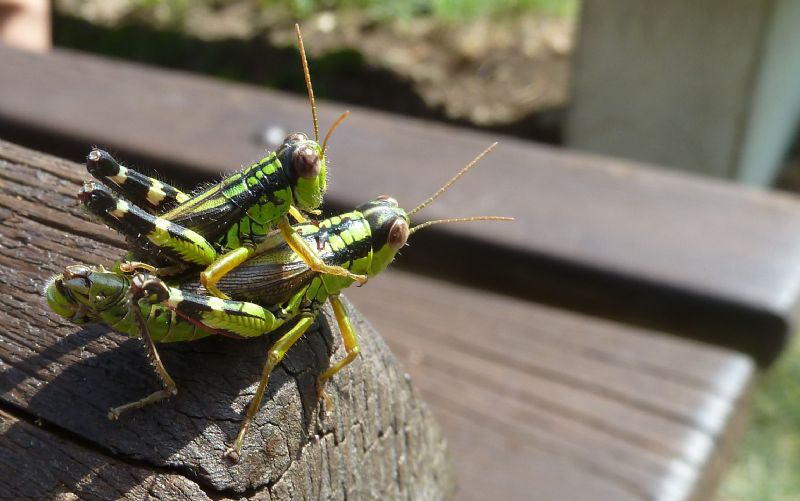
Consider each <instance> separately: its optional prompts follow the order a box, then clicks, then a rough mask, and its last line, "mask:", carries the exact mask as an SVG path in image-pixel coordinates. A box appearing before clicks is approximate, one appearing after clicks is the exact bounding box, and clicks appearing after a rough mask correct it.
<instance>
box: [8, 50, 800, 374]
mask: <svg viewBox="0 0 800 501" xmlns="http://www.w3.org/2000/svg"><path fill="white" fill-rule="evenodd" d="M0 73H2V74H3V75H4V77H3V79H2V80H0V136H3V137H6V138H18V139H20V140H23V139H24V140H26V141H28V142H29V143H31V144H37V145H38V147H40V148H44V147H48V148H56V147H57V145H62V146H63V145H65V144H68V145H69V146H70V148H68V149H69V150H70V152H73V154H74V155H75V156H74V158H75V159H76V160H78V159H79V158H80V157H81V156H83V155H84V154H85V152H86V151H87V149H88V145H90V144H97V145H100V146H104V147H107V148H109V149H111V150H112V151H114V152H116V153H119V154H120V156H121V158H122V159H123V160H129V161H131V162H134V163H136V162H139V164H140V165H141V164H142V163H144V164H146V165H151V166H158V167H169V166H171V167H173V168H175V167H176V166H182V167H191V168H193V169H195V170H194V171H192V172H198V171H204V172H206V173H213V172H217V171H220V170H230V169H233V168H237V167H239V166H241V165H244V164H247V163H249V162H250V161H252V160H254V159H256V158H258V157H259V156H261V155H262V154H263V152H264V150H265V149H266V148H270V147H274V146H275V145H270V144H266V143H264V142H263V141H262V140H261V139H260V138H261V137H262V136H263V132H264V130H265V129H267V128H270V127H275V128H278V129H282V130H285V131H293V130H308V129H309V125H310V120H309V116H308V115H309V113H308V107H307V103H306V102H305V101H304V100H303V99H302V98H300V97H293V96H288V95H284V94H280V93H274V92H267V91H264V90H262V89H256V88H254V87H250V86H245V85H235V84H231V83H225V82H218V81H214V80H210V79H207V78H201V77H196V76H191V75H188V74H184V73H177V72H170V71H165V70H157V69H153V68H148V67H144V66H140V65H134V64H127V63H121V62H115V61H111V60H108V59H102V58H98V57H93V56H89V55H85V54H80V53H75V52H70V51H66V50H56V51H54V52H53V53H51V54H48V55H31V54H27V53H22V52H18V51H15V50H12V49H9V48H4V47H0ZM312 73H313V61H312ZM342 109H343V107H342V106H339V105H335V104H328V103H322V104H320V114H321V119H322V123H323V129H324V127H325V125H326V124H329V123H331V121H332V120H333V119H334V118H335V117H336V116H337V114H338V113H339V112H340V111H342ZM497 139H500V142H501V144H500V147H499V148H497V150H496V152H495V153H493V154H492V155H490V156H489V157H488V158H487V159H486V160H485V161H484V162H483V165H481V166H480V167H479V168H478V169H477V170H476V171H475V172H473V173H471V174H470V175H469V176H467V177H465V178H464V180H463V181H462V182H460V183H459V186H458V187H457V189H454V190H452V191H451V193H448V194H447V195H446V196H445V197H443V198H442V199H441V200H440V201H437V203H436V204H433V205H432V206H431V207H430V208H429V209H426V210H425V211H424V214H423V217H425V218H434V217H442V216H457V215H470V214H509V215H513V216H515V217H516V218H517V221H516V222H515V223H514V224H513V226H511V225H504V224H485V225H462V226H454V227H450V228H447V227H441V228H438V227H437V228H432V229H430V230H426V232H421V233H420V234H419V235H417V236H415V243H414V245H413V246H412V247H411V248H410V249H409V250H408V251H407V252H406V257H405V263H406V264H405V266H407V267H412V268H415V269H422V268H424V267H425V268H427V269H433V270H436V273H438V274H440V275H441V276H447V277H449V278H452V277H455V276H458V277H459V280H464V281H468V282H470V283H473V284H479V285H480V286H482V287H489V288H495V289H497V290H502V291H505V292H507V293H511V294H515V295H519V296H522V297H526V298H529V299H535V300H537V301H543V302H548V303H550V304H556V305H559V306H562V305H563V306H567V307H569V308H571V309H578V310H583V311H586V312H589V313H595V314H601V315H603V316H608V317H612V318H617V319H620V320H623V321H626V322H630V323H635V324H639V325H644V326H648V327H651V328H655V329H657V330H666V331H669V332H672V333H677V334H683V335H686V336H690V337H695V338H699V339H704V340H707V341H710V342H713V343H717V344H722V345H726V346H731V347H735V348H737V349H739V350H742V351H745V352H747V353H750V354H752V355H754V356H755V357H756V358H757V359H758V360H759V361H760V362H761V363H765V364H766V363H769V362H771V361H772V360H773V359H774V358H775V356H777V354H778V353H779V352H780V350H781V349H782V347H783V346H784V343H785V340H786V336H787V335H788V332H789V326H790V324H791V323H792V322H793V321H794V320H795V318H796V312H797V302H798V292H799V291H800V203H798V201H797V200H796V199H795V197H792V196H789V195H779V194H774V193H768V192H764V191H759V190H754V189H747V188H741V187H737V186H733V185H729V184H724V183H720V182H714V181H709V180H704V179H694V178H689V177H685V176H681V175H676V174H671V173H664V172H658V171H655V170H651V169H649V168H647V167H646V166H642V165H639V164H634V163H630V162H623V161H618V160H613V159H607V158H601V157H596V156H589V155H582V154H575V153H568V152H564V151H561V150H556V149H553V148H548V147H540V146H535V145H532V144H530V143H526V142H523V141H519V140H516V139H508V138H497V137H496V136H494V135H487V134H482V133H478V132H474V131H465V130H460V129H455V128H452V127H445V126H441V125H433V124H430V123H427V122H423V121H418V120H411V119H407V118H401V117H396V116H390V115H386V114H382V113H376V112H371V111H367V110H362V109H356V110H354V113H353V114H352V118H351V119H350V120H348V122H347V123H346V124H345V125H344V126H343V128H342V129H340V130H339V131H338V132H337V133H336V135H335V136H334V137H333V140H332V142H331V145H330V156H331V159H332V160H331V163H332V174H331V184H330V191H329V196H328V201H329V202H330V203H331V204H332V206H334V207H338V208H350V207H353V206H354V205H356V204H359V203H362V202H364V201H366V200H368V199H369V198H371V197H373V196H375V195H378V194H382V193H385V192H391V194H392V195H394V196H395V197H396V198H397V199H398V200H400V201H401V203H403V204H406V205H409V206H410V205H414V204H416V203H418V202H419V201H421V199H423V198H424V197H425V195H427V194H429V193H431V192H432V191H433V190H434V189H435V188H436V187H437V186H438V185H439V184H441V183H442V182H443V181H444V180H445V179H447V178H448V177H449V176H450V175H451V174H452V173H453V172H455V171H456V170H457V169H458V168H459V167H460V166H462V165H464V164H465V163H466V162H467V161H468V160H469V159H471V158H472V157H473V156H474V155H475V154H477V153H478V152H479V151H481V150H482V149H483V148H484V147H485V146H487V145H488V144H489V143H491V142H492V141H494V140H497ZM173 172H175V171H173ZM445 242H449V243H453V244H455V245H450V246H446V245H444V243H445ZM475 255H481V256H482V259H481V260H480V261H477V260H476V259H475Z"/></svg>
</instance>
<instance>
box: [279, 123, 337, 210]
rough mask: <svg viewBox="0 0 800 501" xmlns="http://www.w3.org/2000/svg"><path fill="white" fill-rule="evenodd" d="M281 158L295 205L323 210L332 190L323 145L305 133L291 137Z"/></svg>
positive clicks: (283, 149)
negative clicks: (329, 184)
mask: <svg viewBox="0 0 800 501" xmlns="http://www.w3.org/2000/svg"><path fill="white" fill-rule="evenodd" d="M278 158H279V159H280V161H281V165H283V168H284V170H285V172H286V175H287V177H288V178H289V180H290V181H291V186H292V197H293V198H294V204H295V206H297V208H299V209H302V210H313V209H316V208H317V207H319V206H320V204H321V203H322V197H323V196H324V195H325V190H326V189H327V187H328V166H327V162H326V159H325V154H324V153H323V151H322V147H321V146H320V145H319V143H317V142H316V141H311V140H310V139H308V137H307V136H306V135H305V134H303V133H301V132H296V133H294V134H289V135H288V136H286V139H284V140H283V144H282V145H281V147H280V149H279V150H278Z"/></svg>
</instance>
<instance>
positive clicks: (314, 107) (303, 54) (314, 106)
mask: <svg viewBox="0 0 800 501" xmlns="http://www.w3.org/2000/svg"><path fill="white" fill-rule="evenodd" d="M294 31H295V33H297V45H298V48H299V49H300V61H301V62H302V63H303V77H305V79H306V89H308V101H309V102H310V103H311V119H312V120H313V121H314V141H316V142H318V143H319V119H318V118H317V104H316V102H314V89H313V88H312V87H311V73H309V71H308V59H306V48H305V47H303V35H301V34H300V25H299V24H297V23H295V25H294ZM323 151H325V149H324V148H323Z"/></svg>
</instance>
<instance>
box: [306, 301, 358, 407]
mask: <svg viewBox="0 0 800 501" xmlns="http://www.w3.org/2000/svg"><path fill="white" fill-rule="evenodd" d="M330 302H331V306H332V307H333V314H334V316H335V317H336V323H337V324H338V325H339V331H341V333H342V341H343V342H344V349H345V352H346V353H347V354H346V355H345V357H344V358H343V359H341V360H339V361H338V362H336V363H335V364H334V365H332V366H331V367H329V368H328V370H326V371H325V372H323V373H322V374H320V375H319V377H318V378H317V395H318V397H319V398H321V399H322V401H323V402H324V405H325V412H326V413H327V412H330V411H331V410H333V401H332V400H331V398H330V397H329V396H328V394H327V393H325V382H326V381H328V380H329V379H330V378H332V377H333V376H334V375H335V374H336V373H337V372H339V371H340V370H342V369H344V368H345V367H347V366H348V365H349V364H350V363H351V362H352V361H353V360H355V359H356V357H358V354H359V353H360V352H361V348H360V347H359V346H358V337H357V336H356V331H355V329H353V324H352V323H351V322H350V316H349V315H348V314H347V308H345V306H344V303H342V300H341V299H340V298H339V296H338V295H336V296H331V298H330Z"/></svg>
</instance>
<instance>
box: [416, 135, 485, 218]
mask: <svg viewBox="0 0 800 501" xmlns="http://www.w3.org/2000/svg"><path fill="white" fill-rule="evenodd" d="M495 146H497V142H494V143H492V144H491V145H490V146H489V147H488V148H486V149H485V150H483V152H482V153H481V154H480V155H478V156H477V157H475V158H474V159H473V160H472V162H470V163H468V164H467V166H466V167H464V168H463V169H461V170H460V171H458V174H456V175H455V176H453V177H452V178H450V181H447V182H446V183H445V184H444V186H442V187H441V188H439V190H438V191H437V192H436V193H434V194H433V195H431V197H430V198H429V199H427V200H425V201H424V202H422V203H421V204H419V205H418V206H417V207H416V208H415V209H414V210H412V211H411V212H409V213H408V215H409V216H411V215H413V214H414V213H416V212H419V211H421V210H422V209H424V208H425V207H427V206H428V204H430V203H431V202H433V201H434V200H436V198H437V197H438V196H439V195H441V194H442V193H444V192H445V191H447V188H449V187H450V186H452V185H453V183H455V182H456V181H458V178H460V177H461V176H463V175H464V174H466V173H467V172H468V171H469V170H470V169H471V168H473V167H475V165H476V164H477V163H478V162H480V161H481V159H482V158H483V157H485V156H486V155H488V154H489V152H490V151H492V150H493V149H494V147H495ZM425 224H427V223H425Z"/></svg>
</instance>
